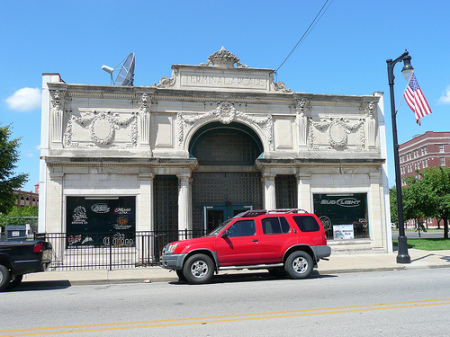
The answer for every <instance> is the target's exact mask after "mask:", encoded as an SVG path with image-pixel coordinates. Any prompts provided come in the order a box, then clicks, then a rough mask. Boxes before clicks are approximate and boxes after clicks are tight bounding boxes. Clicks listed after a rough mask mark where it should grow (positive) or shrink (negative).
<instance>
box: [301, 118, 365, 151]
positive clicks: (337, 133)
mask: <svg viewBox="0 0 450 337" xmlns="http://www.w3.org/2000/svg"><path fill="white" fill-rule="evenodd" d="M363 124H364V120H360V121H359V122H358V123H355V124H350V122H349V121H348V120H345V119H344V118H332V117H330V118H325V119H322V120H321V121H320V122H313V121H312V120H311V125H312V126H314V127H315V128H316V129H317V130H319V131H322V132H324V133H325V132H326V134H327V138H328V143H329V144H330V146H331V147H332V148H334V149H339V148H343V147H344V146H346V145H347V140H348V134H349V133H350V132H353V131H356V130H358V128H360V126H362V125H363ZM360 131H361V132H364V131H363V129H361V130H360ZM311 133H312V129H310V142H309V143H310V144H311V146H313V145H312V144H313V141H312V139H311V137H312V134H311ZM363 138H364V137H362V139H363ZM361 146H362V145H361Z"/></svg>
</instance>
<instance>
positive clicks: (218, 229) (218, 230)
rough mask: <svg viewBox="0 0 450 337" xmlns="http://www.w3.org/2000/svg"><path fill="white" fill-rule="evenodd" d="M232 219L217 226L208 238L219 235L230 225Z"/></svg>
mask: <svg viewBox="0 0 450 337" xmlns="http://www.w3.org/2000/svg"><path fill="white" fill-rule="evenodd" d="M231 220H232V219H228V220H226V221H225V222H223V223H221V224H220V225H219V226H217V227H216V228H214V229H213V230H212V231H211V232H210V233H209V234H207V235H206V236H214V235H217V234H218V233H219V232H220V231H221V230H222V229H223V228H224V227H225V226H226V225H228V224H229V223H230V221H231Z"/></svg>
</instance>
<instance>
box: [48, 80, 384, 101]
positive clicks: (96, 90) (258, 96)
mask: <svg viewBox="0 0 450 337" xmlns="http://www.w3.org/2000/svg"><path fill="white" fill-rule="evenodd" d="M48 87H49V90H50V91H52V90H60V91H66V93H65V96H66V98H97V99H128V100H136V101H139V100H140V99H141V96H142V94H144V93H145V94H147V95H149V96H151V99H152V100H154V101H158V100H163V101H168V100H172V101H192V102H194V101H207V102H209V101H216V100H224V99H227V100H233V101H235V102H251V103H261V104H268V103H271V104H273V103H281V104H288V105H293V106H296V104H297V103H296V102H297V101H298V100H300V99H308V100H309V104H310V105H312V106H313V105H316V106H321V105H330V104H332V105H334V106H348V105H349V104H356V105H357V104H360V105H361V106H363V105H364V106H365V105H366V104H367V103H369V102H374V103H378V101H379V100H380V96H373V95H330V94H310V93H302V92H271V93H267V92H264V93H262V92H261V93H260V92H243V91H239V90H235V91H218V90H192V89H173V88H157V87H156V86H148V87H147V86H141V87H128V86H123V87H122V86H111V85H86V84H67V83H61V82H59V83H48Z"/></svg>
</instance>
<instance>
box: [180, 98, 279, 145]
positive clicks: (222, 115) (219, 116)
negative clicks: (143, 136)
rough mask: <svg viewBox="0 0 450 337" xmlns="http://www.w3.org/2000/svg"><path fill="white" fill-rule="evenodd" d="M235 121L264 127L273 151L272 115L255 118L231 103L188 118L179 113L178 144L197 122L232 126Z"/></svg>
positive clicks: (220, 103)
mask: <svg viewBox="0 0 450 337" xmlns="http://www.w3.org/2000/svg"><path fill="white" fill-rule="evenodd" d="M234 120H240V121H244V122H248V123H250V124H257V125H259V126H262V129H263V130H264V131H265V133H266V136H267V140H268V142H269V146H270V149H271V150H273V133H272V128H273V122H272V115H267V116H266V117H253V116H251V115H248V114H245V113H243V112H241V111H237V110H236V108H235V106H234V104H233V103H230V102H218V103H217V108H215V109H214V110H211V111H209V112H206V113H204V114H200V115H196V116H186V115H184V114H183V113H181V112H179V113H178V114H177V125H178V142H179V144H180V145H181V144H182V143H183V139H184V128H185V127H188V126H190V125H192V124H194V123H196V122H212V121H219V122H221V123H222V124H230V123H231V122H232V121H234Z"/></svg>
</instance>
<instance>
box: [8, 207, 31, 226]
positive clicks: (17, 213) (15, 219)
mask: <svg viewBox="0 0 450 337" xmlns="http://www.w3.org/2000/svg"><path fill="white" fill-rule="evenodd" d="M38 215H39V208H38V206H23V207H17V206H14V207H13V208H12V209H11V211H10V212H9V213H8V214H6V215H3V214H2V218H1V220H0V221H1V222H2V226H5V225H6V221H8V225H9V226H16V225H25V224H30V225H33V226H35V227H37V222H36V220H34V219H31V218H30V217H37V216H38Z"/></svg>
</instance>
